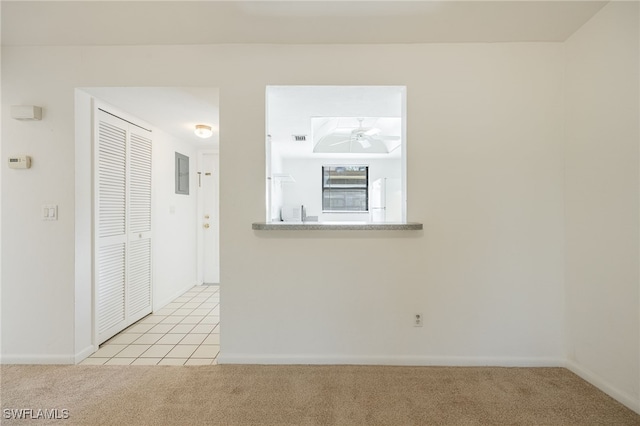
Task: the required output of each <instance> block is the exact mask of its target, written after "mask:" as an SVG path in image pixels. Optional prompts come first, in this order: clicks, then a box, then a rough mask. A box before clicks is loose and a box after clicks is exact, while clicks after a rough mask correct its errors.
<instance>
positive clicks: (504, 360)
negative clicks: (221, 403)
mask: <svg viewBox="0 0 640 426" xmlns="http://www.w3.org/2000/svg"><path fill="white" fill-rule="evenodd" d="M218 364H280V365H282V364H291V365H299V364H313V365H397V366H438V367H563V366H564V360H561V359H558V358H515V357H495V358H493V357H455V356H451V357H429V356H426V357H425V356H366V355H362V356H352V355H325V356H319V355H243V354H225V353H224V352H221V353H220V354H219V355H218Z"/></svg>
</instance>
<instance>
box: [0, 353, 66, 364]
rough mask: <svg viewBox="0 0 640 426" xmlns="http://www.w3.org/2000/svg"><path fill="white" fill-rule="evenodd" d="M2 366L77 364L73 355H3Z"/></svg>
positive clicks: (0, 362) (0, 360) (0, 361)
mask: <svg viewBox="0 0 640 426" xmlns="http://www.w3.org/2000/svg"><path fill="white" fill-rule="evenodd" d="M0 364H3V365H6V364H75V357H74V356H73V355H2V357H1V359H0Z"/></svg>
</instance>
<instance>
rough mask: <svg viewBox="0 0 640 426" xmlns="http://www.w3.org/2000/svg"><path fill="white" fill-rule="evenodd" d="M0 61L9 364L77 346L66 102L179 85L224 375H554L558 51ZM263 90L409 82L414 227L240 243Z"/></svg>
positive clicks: (345, 49)
mask: <svg viewBox="0 0 640 426" xmlns="http://www.w3.org/2000/svg"><path fill="white" fill-rule="evenodd" d="M2 55H3V67H4V69H3V74H2V85H3V87H5V88H8V89H6V90H3V94H2V96H3V99H2V103H3V117H2V118H3V121H6V125H3V129H2V144H3V152H4V153H5V155H10V154H12V153H22V152H24V153H28V154H31V155H33V156H34V158H35V160H36V162H35V163H34V169H32V170H31V171H29V172H27V173H23V174H18V173H13V172H14V171H13V170H11V171H9V170H7V169H6V167H5V166H4V165H3V169H2V173H3V175H2V178H3V179H2V185H3V187H2V197H3V208H4V209H5V210H4V212H3V230H2V231H3V232H2V239H3V247H4V249H5V250H4V251H3V259H2V263H3V270H2V283H3V301H2V303H3V310H2V316H3V318H2V320H3V321H2V326H3V337H2V338H3V351H4V354H5V356H9V355H11V356H12V355H16V354H33V355H43V356H49V355H51V354H70V353H72V351H73V335H74V334H73V328H74V314H73V311H74V309H73V294H74V244H73V235H74V231H73V226H74V219H75V218H74V216H73V211H74V203H75V200H74V195H73V190H72V188H73V185H74V172H73V170H74V166H75V164H72V165H71V166H70V167H67V168H63V167H60V165H61V164H63V163H64V164H68V162H69V161H73V160H70V159H73V157H74V138H73V136H74V134H73V127H74V125H73V89H74V88H75V87H78V86H109V85H112V86H141V85H149V86H186V85H188V84H191V85H197V86H215V87H220V105H221V116H220V128H221V139H222V140H223V141H224V143H222V144H221V150H220V163H221V164H220V166H221V177H220V191H221V201H220V204H221V221H220V228H221V243H220V247H221V286H222V296H221V297H222V301H223V304H222V313H221V315H222V317H223V318H224V319H223V322H224V326H223V330H222V335H221V339H222V341H221V342H222V346H221V348H222V354H221V361H222V362H320V363H321V362H357V363H367V362H375V363H394V364H402V363H413V364H437V363H444V364H496V365H540V364H544V365H547V364H552V365H558V364H560V363H561V362H562V361H561V359H562V357H563V348H562V342H563V334H562V327H561V324H562V323H563V253H564V250H563V245H564V243H563V199H562V172H563V170H562V123H563V116H562V114H563V108H562V106H563V105H562V96H561V95H562V64H563V48H562V45H560V44H544V43H523V44H486V45H485V44H447V45H378V46H368V45H358V46H349V45H338V46H336V45H330V46H329V45H327V46H324V45H314V46H295V45H289V46H269V45H254V46H248V45H226V46H150V47H135V46H127V47H27V48H20V47H4V48H3V51H2ZM380 58H384V60H380ZM329 59H330V60H329ZM121 63H127V67H119V66H118V65H117V64H121ZM335 63H376V67H373V68H371V69H369V70H368V71H367V73H362V72H361V70H360V69H355V68H349V67H346V68H345V67H334V66H332V65H331V64H335ZM184 64H189V66H188V67H185V66H184ZM149 70H162V72H149ZM269 84H332V85H341V84H351V85H377V84H380V85H405V86H407V111H408V118H407V121H408V129H407V135H408V146H407V150H408V154H407V155H408V161H407V162H408V166H407V167H408V168H407V179H408V216H407V219H408V220H409V221H418V222H423V223H424V224H425V231H424V232H400V231H396V232H394V231H391V232H389V231H387V232H373V231H363V232H322V233H311V232H279V231H276V232H257V231H252V230H251V223H252V222H255V221H261V220H263V218H264V217H265V199H264V197H265V191H264V188H265V183H264V167H265V149H264V129H265V102H264V96H265V86H266V85H269ZM17 103H34V104H38V105H42V106H44V107H45V111H46V119H45V120H43V121H42V122H40V123H32V124H28V123H20V122H16V121H15V120H13V121H11V120H7V116H6V114H7V113H6V112H5V111H7V109H6V106H7V105H12V104H17ZM36 166H37V167H36ZM24 194H29V197H25V196H24ZM49 200H50V201H49ZM45 202H57V203H58V204H59V205H60V212H61V220H60V221H59V222H57V223H54V224H50V223H43V222H41V221H40V220H39V217H38V214H39V206H40V204H42V203H45ZM7 206H11V209H9V208H7ZM35 240H38V241H39V242H40V244H39V245H37V246H34V245H33V244H30V243H27V242H32V241H35ZM7 247H11V248H12V249H11V250H7ZM327 262H330V263H331V265H332V267H331V268H330V269H329V268H326V267H325V264H326V263H327ZM34 264H35V265H38V266H39V267H37V268H34V267H33V265H34ZM76 284H77V283H76ZM20 304H22V305H23V306H21V307H20V308H18V307H16V306H17V305H20ZM416 312H420V313H422V314H423V315H424V319H425V325H424V327H422V328H414V327H412V326H411V323H412V317H413V314H414V313H416ZM75 321H77V319H76V320H75ZM16 324H18V325H16Z"/></svg>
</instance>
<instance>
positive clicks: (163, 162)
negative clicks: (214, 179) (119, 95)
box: [152, 129, 198, 310]
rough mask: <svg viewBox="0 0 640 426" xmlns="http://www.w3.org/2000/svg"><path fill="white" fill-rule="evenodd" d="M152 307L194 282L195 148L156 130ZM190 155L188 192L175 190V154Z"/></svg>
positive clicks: (195, 270)
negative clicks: (183, 192) (186, 193)
mask: <svg viewBox="0 0 640 426" xmlns="http://www.w3.org/2000/svg"><path fill="white" fill-rule="evenodd" d="M153 137H154V139H153V194H152V196H153V211H154V214H153V238H154V243H153V292H154V293H153V309H154V310H158V309H160V308H161V307H163V306H164V305H166V304H167V303H169V302H171V301H172V300H173V299H175V298H176V297H178V296H179V295H181V294H182V293H184V292H185V291H186V290H187V289H188V288H190V287H193V286H194V285H196V284H197V262H198V253H197V238H198V235H197V230H198V225H197V208H198V204H197V196H198V195H197V190H198V176H197V174H196V171H197V150H196V147H194V146H193V145H192V144H189V143H186V142H183V141H180V140H177V139H176V138H174V137H172V136H170V135H168V134H167V133H165V132H162V131H159V130H157V129H156V131H154V135H153ZM176 151H177V152H179V153H180V154H183V155H186V156H187V157H189V195H183V194H176V193H175V153H176Z"/></svg>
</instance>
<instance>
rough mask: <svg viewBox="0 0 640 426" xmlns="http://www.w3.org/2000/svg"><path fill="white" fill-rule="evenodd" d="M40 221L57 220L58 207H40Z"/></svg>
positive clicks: (49, 205)
mask: <svg viewBox="0 0 640 426" xmlns="http://www.w3.org/2000/svg"><path fill="white" fill-rule="evenodd" d="M42 220H58V206H57V205H55V204H45V205H44V206H42Z"/></svg>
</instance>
